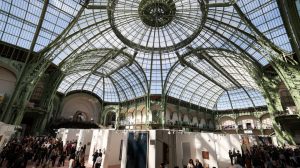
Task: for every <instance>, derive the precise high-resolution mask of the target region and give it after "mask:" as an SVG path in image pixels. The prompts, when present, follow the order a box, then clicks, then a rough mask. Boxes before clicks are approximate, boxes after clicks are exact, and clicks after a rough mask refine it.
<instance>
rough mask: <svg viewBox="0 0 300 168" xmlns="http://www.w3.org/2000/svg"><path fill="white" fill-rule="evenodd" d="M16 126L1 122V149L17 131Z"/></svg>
mask: <svg viewBox="0 0 300 168" xmlns="http://www.w3.org/2000/svg"><path fill="white" fill-rule="evenodd" d="M15 127H16V126H15V125H10V124H6V123H3V122H0V151H1V149H2V147H3V146H4V145H5V144H6V143H7V142H8V140H9V139H10V138H11V136H12V135H13V134H14V133H15Z"/></svg>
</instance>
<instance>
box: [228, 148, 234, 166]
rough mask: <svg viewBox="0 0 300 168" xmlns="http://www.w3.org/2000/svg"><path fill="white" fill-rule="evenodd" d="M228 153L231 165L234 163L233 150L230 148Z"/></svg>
mask: <svg viewBox="0 0 300 168" xmlns="http://www.w3.org/2000/svg"><path fill="white" fill-rule="evenodd" d="M228 154H229V158H230V163H231V165H233V153H232V151H231V150H229V152H228Z"/></svg>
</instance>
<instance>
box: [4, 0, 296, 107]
mask: <svg viewBox="0 0 300 168" xmlns="http://www.w3.org/2000/svg"><path fill="white" fill-rule="evenodd" d="M0 3H1V4H0V11H1V12H0V16H1V17H0V18H1V19H0V27H1V28H0V40H1V41H4V42H7V43H10V44H13V45H17V46H19V47H22V48H26V49H31V47H32V46H34V48H33V51H35V52H37V53H40V54H41V55H43V56H44V57H45V58H46V59H47V60H49V61H51V62H53V63H54V64H56V65H57V66H58V67H59V68H61V70H62V71H63V72H64V74H65V77H64V79H63V81H62V82H61V84H60V86H59V88H58V91H59V92H62V93H65V94H66V93H68V92H70V91H74V90H87V91H91V92H94V93H95V94H97V95H99V97H100V98H101V99H103V100H104V101H107V102H125V101H129V100H133V99H135V98H138V97H143V96H147V95H149V94H161V95H163V96H171V97H174V98H177V99H181V100H184V101H187V102H190V103H192V104H195V105H199V106H201V107H204V108H208V109H215V110H224V109H236V108H248V107H256V106H265V102H264V100H263V97H262V95H261V93H260V88H259V87H258V86H257V84H256V81H255V79H254V78H253V74H252V73H253V70H259V69H260V68H263V67H265V66H267V65H269V61H271V58H269V57H268V56H267V55H265V54H264V50H265V48H264V46H263V45H262V44H263V43H262V40H263V42H265V43H267V44H268V45H272V46H274V47H276V48H277V49H278V50H281V51H283V52H285V53H291V52H293V51H292V49H291V45H290V42H289V39H288V36H287V33H286V30H285V27H284V25H283V21H282V17H281V15H280V12H279V9H278V4H277V2H276V0H208V1H205V0H90V1H85V0H49V2H48V1H41V0H37V1H29V0H24V1H14V3H12V1H9V0H1V1H0ZM44 3H47V4H46V8H44V6H45V4H44ZM44 10H46V12H45V13H44V12H43V11H44ZM40 18H43V22H42V26H41V29H40V31H36V30H37V27H38V26H37V25H38V23H39V19H40ZM35 32H39V34H38V38H37V41H36V43H35V44H34V45H31V41H32V40H33V38H34V35H35ZM261 39H262V40H261Z"/></svg>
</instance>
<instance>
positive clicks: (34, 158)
mask: <svg viewBox="0 0 300 168" xmlns="http://www.w3.org/2000/svg"><path fill="white" fill-rule="evenodd" d="M76 145H77V142H76V141H68V142H67V143H66V144H65V145H63V142H62V141H61V140H60V139H57V138H53V137H32V136H29V137H24V138H21V139H11V140H10V141H9V142H8V143H7V144H6V145H5V146H4V148H3V149H2V150H1V153H0V167H7V168H26V166H27V165H28V162H30V164H31V165H34V166H36V167H60V166H65V160H66V159H68V160H69V165H68V167H69V168H84V167H85V166H84V164H85V163H84V153H85V148H86V146H85V145H84V146H82V147H80V148H79V147H78V149H77V148H76V147H77V146H76ZM76 149H77V150H76Z"/></svg>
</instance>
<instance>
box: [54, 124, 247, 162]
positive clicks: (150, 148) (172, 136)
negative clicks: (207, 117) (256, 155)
mask: <svg viewBox="0 0 300 168" xmlns="http://www.w3.org/2000/svg"><path fill="white" fill-rule="evenodd" d="M132 133H134V136H135V135H139V133H147V138H148V139H147V153H146V157H147V158H146V164H147V168H158V167H159V164H160V163H162V162H166V161H167V162H168V163H167V167H168V168H173V167H174V166H179V167H180V168H183V166H184V165H187V163H188V160H189V159H193V160H195V159H199V160H200V162H201V163H202V164H203V165H206V166H209V167H210V168H212V167H216V168H225V167H228V166H229V165H230V158H229V156H228V151H229V150H233V149H235V150H239V151H241V142H242V137H241V135H238V134H215V133H200V132H182V131H179V130H176V131H175V130H148V131H142V130H109V129H101V130H100V129H93V130H79V129H77V130H76V129H69V130H66V129H60V130H59V134H58V137H61V138H62V139H63V141H68V140H74V139H75V138H77V139H76V140H77V141H78V143H80V142H81V144H82V145H84V144H89V145H87V148H86V151H87V152H88V153H89V157H86V158H87V159H88V161H87V165H88V166H89V165H92V158H93V157H92V155H93V153H94V152H95V151H96V150H99V149H101V150H102V153H103V162H102V167H101V168H126V164H127V161H128V158H127V155H128V144H129V140H128V139H129V134H131V137H132ZM134 140H135V139H134ZM132 141H133V139H131V142H132ZM144 142H145V141H144ZM250 143H251V142H250ZM131 152H132V151H131ZM138 154H139V153H138Z"/></svg>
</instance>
